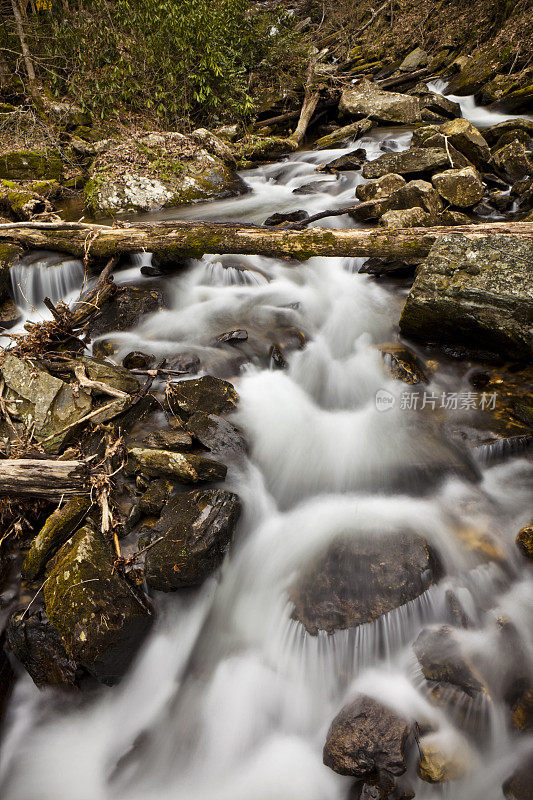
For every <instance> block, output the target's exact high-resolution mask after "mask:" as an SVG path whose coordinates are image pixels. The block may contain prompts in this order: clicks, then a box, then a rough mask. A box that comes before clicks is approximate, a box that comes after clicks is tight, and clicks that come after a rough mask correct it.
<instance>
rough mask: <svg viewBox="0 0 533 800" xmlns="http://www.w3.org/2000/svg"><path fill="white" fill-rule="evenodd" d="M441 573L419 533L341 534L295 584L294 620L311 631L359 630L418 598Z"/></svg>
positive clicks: (303, 572)
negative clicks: (353, 536) (359, 626)
mask: <svg viewBox="0 0 533 800" xmlns="http://www.w3.org/2000/svg"><path fill="white" fill-rule="evenodd" d="M438 575H439V566H438V562H437V559H436V558H435V555H434V553H433V551H432V550H430V548H429V546H428V544H427V543H426V542H425V541H424V540H423V539H422V538H420V537H419V536H414V535H411V534H407V533H397V534H390V535H383V536H375V537H357V538H351V537H342V536H341V537H338V538H336V539H334V541H333V542H332V543H331V544H330V545H329V547H328V548H327V549H326V550H325V551H323V552H322V553H321V554H320V555H318V556H317V557H316V558H315V559H314V560H313V561H312V562H311V563H310V564H308V565H307V566H306V567H305V568H304V569H303V570H302V571H301V572H300V574H299V576H298V577H297V578H296V581H295V582H294V584H293V585H292V587H291V589H290V592H289V598H290V600H291V601H292V602H293V603H294V611H293V618H294V619H296V620H298V621H299V622H301V623H302V625H303V626H304V627H305V629H306V630H307V632H308V633H310V634H312V635H313V636H316V635H317V633H318V631H319V630H322V631H326V632H327V633H334V631H336V630H343V629H346V628H355V627H357V626H358V625H363V624H365V623H367V622H373V621H374V620H376V619H379V617H381V616H383V614H387V613H388V612H389V611H392V610H393V609H395V608H399V607H400V606H402V605H404V604H405V603H407V602H409V601H410V600H414V599H415V598H416V597H419V596H420V595H421V594H422V593H423V592H424V591H425V590H426V589H427V588H428V587H429V586H430V585H431V584H432V583H434V582H435V581H436V580H437V578H438Z"/></svg>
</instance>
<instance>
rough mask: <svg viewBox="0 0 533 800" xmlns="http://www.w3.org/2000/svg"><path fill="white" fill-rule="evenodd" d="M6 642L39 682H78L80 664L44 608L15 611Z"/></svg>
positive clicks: (66, 685) (71, 683) (71, 685)
mask: <svg viewBox="0 0 533 800" xmlns="http://www.w3.org/2000/svg"><path fill="white" fill-rule="evenodd" d="M7 643H8V646H9V648H10V649H11V651H12V653H13V655H14V656H15V657H16V658H17V659H18V660H19V661H20V663H21V664H23V665H24V667H25V669H26V671H27V672H28V673H29V675H30V677H31V679H32V680H33V682H34V683H35V684H36V685H37V686H39V687H42V686H64V687H74V686H75V684H76V671H77V664H76V662H75V660H74V659H72V658H70V657H69V655H68V654H67V651H66V650H65V647H64V644H63V641H62V639H61V636H60V635H59V633H58V632H57V631H56V630H55V628H53V627H52V625H51V624H50V621H49V620H48V617H47V616H46V614H45V613H44V611H43V610H38V611H35V612H33V613H31V614H30V615H29V616H27V615H26V614H25V612H24V611H19V612H17V613H15V614H13V616H12V617H11V619H10V621H9V626H8V629H7Z"/></svg>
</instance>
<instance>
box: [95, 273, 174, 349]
mask: <svg viewBox="0 0 533 800" xmlns="http://www.w3.org/2000/svg"><path fill="white" fill-rule="evenodd" d="M82 299H83V298H82ZM163 305H164V303H163V293H162V291H161V290H160V289H157V288H154V286H153V285H152V284H141V285H139V286H136V285H135V284H133V283H127V284H124V285H123V286H117V290H116V292H115V293H114V294H113V295H112V297H111V298H109V300H108V301H107V302H106V303H105V305H103V306H102V308H101V311H100V314H98V316H96V317H94V318H92V319H91V321H90V323H89V325H88V332H89V333H90V335H91V336H92V337H96V336H101V335H102V334H104V333H109V332H110V331H128V330H131V328H134V327H135V326H136V325H137V324H138V322H139V321H140V320H141V319H142V317H144V316H146V315H147V314H153V312H154V311H160V310H161V309H162V308H163Z"/></svg>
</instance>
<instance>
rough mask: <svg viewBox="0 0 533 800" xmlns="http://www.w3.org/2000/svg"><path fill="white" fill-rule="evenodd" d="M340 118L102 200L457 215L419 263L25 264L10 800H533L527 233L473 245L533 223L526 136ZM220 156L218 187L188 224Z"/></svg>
mask: <svg viewBox="0 0 533 800" xmlns="http://www.w3.org/2000/svg"><path fill="white" fill-rule="evenodd" d="M339 108H340V110H341V112H342V113H343V114H344V118H342V119H340V120H335V121H333V120H331V119H330V120H329V121H328V122H327V124H326V126H325V128H324V130H322V131H321V133H322V134H323V136H322V137H321V138H319V139H318V140H317V141H316V142H315V143H314V145H313V146H312V148H310V149H303V150H296V151H295V150H294V146H293V143H292V144H291V143H290V142H288V140H287V139H286V138H283V137H279V136H269V137H263V138H259V137H248V138H246V139H244V140H241V141H240V144H239V140H238V139H237V134H236V132H235V131H226V132H222V133H224V135H225V138H223V137H222V136H215V135H213V134H211V133H208V132H202V131H200V132H196V134H194V135H193V136H192V138H191V139H187V141H183V139H182V137H180V135H179V134H173V135H169V136H161V137H159V138H157V136H156V135H155V134H150V135H148V136H147V137H146V140H144V139H142V140H140V141H136V142H135V143H132V144H131V145H126V144H125V143H121V144H117V145H116V147H115V150H116V158H114V157H113V158H112V153H113V152H114V150H113V147H111V146H108V145H106V146H105V148H103V149H102V150H101V151H100V152H98V153H96V151H95V152H94V153H91V154H90V155H87V154H85V155H84V156H83V157H84V158H86V159H88V160H87V163H86V167H88V169H89V171H90V175H91V177H90V180H91V181H92V189H91V191H90V193H89V200H90V202H91V203H95V204H99V208H100V210H102V211H104V212H106V211H107V212H109V211H110V210H113V211H116V210H118V208H119V207H120V208H121V209H122V210H123V211H127V210H129V211H131V210H132V209H136V210H137V211H143V210H144V211H149V215H148V216H142V215H140V216H136V217H135V218H134V219H136V220H142V221H147V220H151V221H155V220H159V219H167V220H168V219H172V218H179V219H187V218H195V219H210V220H228V219H230V220H237V219H239V220H242V221H243V222H244V223H253V224H255V225H262V224H263V223H265V224H266V226H267V227H271V226H281V228H282V229H284V226H285V227H292V229H293V230H294V229H298V226H300V229H301V228H302V227H304V226H305V225H306V221H307V220H308V219H309V218H310V217H312V216H314V215H316V214H320V213H321V212H324V211H325V209H328V210H329V211H331V215H329V216H328V215H325V216H323V218H322V220H320V224H321V225H323V226H326V227H333V226H336V227H341V228H343V227H344V228H346V227H353V226H366V227H368V229H369V230H370V229H371V226H376V225H379V226H380V228H383V229H389V230H390V231H391V236H394V230H395V229H399V228H402V229H405V228H409V227H416V228H417V229H419V228H420V229H423V228H424V227H430V226H440V225H445V226H447V227H448V228H452V229H453V230H452V232H451V233H448V235H447V236H444V237H442V238H440V239H439V240H438V241H436V242H435V244H434V245H433V247H432V248H431V251H430V253H429V255H428V256H427V257H426V258H424V259H422V258H420V257H415V258H412V259H409V258H407V259H405V260H404V261H401V262H398V261H393V260H391V259H390V258H385V257H384V258H379V259H370V260H366V261H365V260H364V259H356V258H310V259H309V260H308V261H305V262H303V263H300V262H296V261H294V260H291V259H289V258H287V259H285V260H283V259H274V258H266V257H263V256H232V255H222V256H217V255H215V254H212V255H207V256H205V257H204V258H202V259H198V260H194V259H189V260H187V261H185V260H183V261H179V262H177V261H171V260H169V261H164V260H159V261H157V260H156V259H152V258H151V257H150V255H148V254H142V255H135V256H132V257H131V258H122V259H121V260H120V261H118V260H113V261H112V262H110V263H108V264H107V265H105V264H103V263H99V262H97V261H91V259H90V248H89V249H88V251H87V254H88V257H87V259H86V263H85V264H82V263H81V262H77V261H75V262H72V260H71V261H69V262H66V261H61V259H59V260H57V257H54V256H51V255H49V254H45V253H40V254H37V255H36V254H33V256H28V255H27V254H23V253H20V252H19V251H18V250H17V249H16V248H13V247H11V249H9V250H7V249H6V250H5V252H4V256H3V257H4V271H3V275H4V283H3V285H4V307H3V308H4V311H5V315H8V312H9V313H11V318H10V321H11V324H12V327H11V328H9V329H8V330H7V334H8V335H9V336H11V342H10V347H9V348H6V350H5V352H4V353H3V355H2V360H1V363H0V379H1V384H0V385H1V387H2V389H1V393H0V398H1V399H0V404H1V408H2V430H1V437H2V451H3V462H2V467H3V469H2V472H1V473H0V488H1V487H2V486H4V489H3V490H2V500H1V503H0V510H1V513H2V522H3V530H2V535H1V537H0V547H1V550H0V556H1V561H0V564H1V574H2V580H3V590H2V592H3V593H2V605H1V610H2V620H3V622H4V623H5V632H4V634H3V637H4V638H3V645H4V647H3V650H2V653H1V655H0V681H1V682H2V686H3V693H4V696H5V697H6V699H7V698H8V697H9V696H10V700H9V702H8V703H6V705H7V710H6V711H5V716H4V722H3V749H2V760H0V785H1V786H2V791H3V796H4V795H5V797H6V798H8V800H41V799H42V800H52V798H54V800H62V798H65V800H66V799H67V798H69V800H70V798H71V797H73V796H75V797H79V798H80V800H85V798H87V800H119V799H121V798H125V797H128V798H137V797H138V798H141V797H142V798H147V797H154V798H155V797H157V798H158V800H159V798H161V799H162V800H164V799H165V798H167V797H168V798H171V797H172V798H176V797H182V796H183V797H185V796H192V797H197V798H203V797H206V798H207V797H208V796H209V797H213V796H216V797H217V798H222V800H224V799H225V798H228V799H229V798H230V797H231V798H232V800H234V798H241V797H242V798H243V800H244V798H245V797H246V798H248V797H250V796H254V797H259V798H264V800H271V799H272V798H284V797H287V798H289V797H290V798H291V799H292V798H296V799H297V800H298V799H299V798H302V800H304V798H305V800H310V799H311V800H313V798H316V800H323V798H331V800H334V798H335V799H336V798H344V797H348V796H349V797H353V798H365V799H367V800H368V799H369V798H408V797H415V796H416V797H417V798H419V800H420V799H422V800H429V798H435V797H439V796H441V791H442V790H441V784H446V785H447V789H446V790H445V791H449V792H452V793H453V796H454V797H455V798H458V800H475V799H476V798H481V797H483V798H485V800H487V798H488V799H490V800H501V798H502V797H507V798H511V799H512V800H525V798H527V797H528V796H529V795H528V792H529V788H528V787H529V786H530V779H529V776H530V769H531V757H530V751H529V745H530V738H529V732H530V730H531V715H532V702H531V693H532V688H531V686H532V684H531V681H532V674H533V672H532V667H533V662H532V658H531V653H532V652H533V638H532V632H531V626H530V620H531V611H532V605H533V595H532V584H531V572H530V570H531V566H530V563H531V561H530V559H531V555H532V545H531V540H532V533H531V507H530V489H531V461H530V445H531V440H532V433H531V429H532V405H531V380H532V378H531V366H530V363H531V352H532V338H531V320H532V304H533V300H532V277H531V276H532V273H531V260H532V257H533V252H532V251H533V245H532V243H531V237H530V236H529V235H524V237H523V238H518V239H517V237H516V236H515V235H513V236H506V235H505V234H495V235H490V234H487V235H479V236H478V237H475V238H472V237H469V236H467V235H461V233H460V226H461V225H463V224H471V223H473V222H478V223H483V221H486V220H496V219H500V220H511V221H515V220H516V221H525V222H526V223H527V220H528V215H530V214H531V202H532V197H533V195H532V187H531V182H532V180H533V176H532V172H533V167H532V164H533V162H532V155H531V139H532V136H533V122H531V120H530V119H529V118H524V119H514V118H511V119H506V120H504V121H501V120H495V124H493V125H491V126H489V127H485V128H479V129H478V128H477V127H476V126H475V125H473V124H472V122H470V121H469V120H468V119H465V118H463V117H462V116H460V114H461V108H460V106H459V105H458V104H457V103H456V102H455V101H452V100H450V99H448V98H446V97H443V96H442V95H441V94H439V93H438V92H437V91H435V87H434V86H433V88H431V86H430V87H428V86H427V85H423V86H414V87H413V89H412V90H411V91H410V92H409V93H406V94H401V93H398V92H385V91H383V90H382V89H380V88H379V87H377V86H376V85H375V84H373V83H371V82H365V81H363V82H362V83H361V84H358V85H357V86H350V87H347V88H345V89H344V90H343V92H342V95H341V97H340V102H339ZM340 123H342V124H340ZM344 123H347V124H346V125H345V124H344ZM274 132H276V131H274ZM150 137H151V138H150ZM200 147H201V149H202V153H207V154H208V155H209V159H208V158H207V156H205V157H204V156H203V155H202V159H203V161H202V165H203V166H202V169H203V168H204V167H205V168H206V169H209V170H211V169H215V167H214V166H213V164H214V160H216V163H217V164H218V166H219V167H220V174H221V175H223V178H224V187H225V188H222V184H219V183H217V188H216V191H215V194H216V195H217V196H218V198H219V199H218V200H214V201H212V202H210V203H200V204H197V205H194V206H188V207H184V208H179V209H176V208H172V207H168V208H165V206H166V205H167V204H168V205H172V204H173V203H175V202H176V195H175V194H172V192H174V191H177V184H178V182H181V183H182V184H183V185H185V184H187V185H188V184H189V183H190V180H189V179H190V174H191V170H192V167H191V164H192V163H193V161H194V164H197V160H198V159H199V158H200V155H199V152H198V148H200ZM133 150H135V156H133V155H132V152H133ZM156 150H157V152H156ZM178 150H179V152H180V153H181V155H180V158H182V160H183V161H184V163H185V162H186V163H187V165H188V166H187V167H186V168H185V167H184V166H182V167H181V168H177V167H176V164H175V162H174V161H172V164H173V165H174V166H172V169H171V172H172V175H170V174H167V173H166V172H165V170H163V171H161V164H160V163H159V161H160V160H161V159H162V160H164V161H165V164H166V166H168V163H167V161H168V160H169V159H171V156H172V157H173V155H172V154H174V155H176V154H177V153H178ZM154 153H155V155H154ZM278 153H279V154H281V157H280V158H279V160H278V161H271V162H269V161H267V159H268V158H269V157H272V154H278ZM176 157H177V155H176ZM210 159H213V163H212V162H211V160H210ZM156 161H157V169H158V171H159V172H158V174H159V178H157V179H156V180H154V181H152V184H153V185H152V184H150V185H148V184H149V181H150V180H151V179H149V178H148V177H147V172H146V170H147V169H149V168H152V167H153V165H154V163H155V162H156ZM255 161H257V162H258V166H256V167H255V168H251V167H252V162H255ZM89 163H90V166H88V165H89ZM237 163H239V165H240V166H241V167H245V169H241V170H240V171H239V173H238V175H237V173H236V172H235V168H236V165H237ZM206 164H207V166H206ZM128 165H129V166H128ZM150 165H152V167H150ZM165 169H166V167H165ZM169 169H170V167H169ZM217 169H218V167H217ZM128 170H129V171H128ZM135 170H139V171H138V172H137V173H135V174H136V175H138V176H139V177H138V179H137V178H135V180H132V179H131V175H132V174H133V172H134V171H135ZM141 179H142V180H141ZM155 184H158V185H155ZM159 184H161V186H162V187H163V188H161V186H159ZM132 186H133V188H135V191H136V192H137V190H138V189H139V187H140V188H142V190H143V192H144V196H145V197H149V198H151V200H150V202H148V201H147V202H146V203H145V204H144V205H143V203H137V202H133V200H132V197H133V194H132V192H133V189H132ZM196 189H198V187H197V186H196V187H195V191H196ZM165 192H166V194H165ZM167 195H168V197H167ZM136 197H138V195H136ZM202 197H204V195H202V194H201V193H200V194H198V193H197V194H195V195H194V199H196V200H198V199H201V198H202ZM185 199H189V200H190V199H191V198H190V197H189V198H185ZM152 201H153V202H152ZM167 201H168V203H167ZM357 201H359V202H357ZM106 204H107V205H106ZM110 204H111V205H110ZM10 207H11V206H10ZM347 207H349V208H350V210H349V212H346V213H343V214H336V212H339V211H342V209H345V208H347ZM154 208H157V210H156V211H154ZM150 209H151V210H150ZM34 210H35V209H34ZM10 213H11V215H12V216H14V214H15V212H14V211H11V212H10ZM17 213H18V212H17ZM37 213H41V212H37ZM42 213H46V214H48V213H51V210H46V211H44V212H42ZM24 214H26V215H27V216H31V213H30V211H25V212H24ZM21 218H22V219H24V218H25V217H24V216H22V217H20V216H19V217H18V219H21ZM124 219H125V220H126V221H127V220H128V218H127V217H125V218H124ZM265 221H266V222H265ZM119 224H124V223H119ZM0 235H1V230H0ZM30 259H32V260H31V263H30ZM73 264H74V266H73ZM30 266H31V269H30ZM54 270H55V272H52V273H51V272H50V271H54ZM29 274H31V275H32V276H34V280H33V282H32V284H31V286H28V285H27V282H28V275H29ZM51 274H52V275H55V277H53V278H52V277H51ZM84 276H85V277H84ZM82 283H83V286H82ZM85 284H87V286H86V285H85ZM51 288H55V289H56V290H57V294H56V295H55V296H54V293H53V292H52V291H50V290H51ZM46 295H48V298H49V299H48V300H47V303H46V304H44V299H45V296H46ZM15 300H16V301H17V305H16V307H15V303H14V301H15ZM63 301H67V302H63ZM9 304H10V305H9ZM20 317H22V318H24V319H26V323H25V329H24V328H23V327H22V324H21V321H20V319H19V318H20ZM43 317H44V320H43ZM13 487H15V488H14V489H13ZM17 487H18V491H17ZM515 539H516V542H515ZM15 679H16V680H15ZM115 684H119V685H118V686H116V685H115ZM110 686H112V688H106V687H110ZM36 687H39V688H36Z"/></svg>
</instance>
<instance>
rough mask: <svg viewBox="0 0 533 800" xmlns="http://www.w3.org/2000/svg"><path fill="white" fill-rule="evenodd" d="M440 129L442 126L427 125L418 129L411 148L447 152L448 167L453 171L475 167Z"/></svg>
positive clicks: (414, 134)
mask: <svg viewBox="0 0 533 800" xmlns="http://www.w3.org/2000/svg"><path fill="white" fill-rule="evenodd" d="M440 128H441V126H440V125H426V126H424V127H422V128H417V129H416V130H415V131H414V132H413V138H412V140H411V147H434V148H440V149H441V150H445V151H446V155H447V156H448V160H447V162H446V163H447V166H448V167H451V168H452V169H462V167H471V166H473V164H472V163H471V161H470V159H468V158H467V157H466V155H464V153H462V152H461V151H460V150H458V149H457V148H456V147H454V146H453V144H452V143H451V141H450V139H449V138H448V137H447V136H444V134H443V133H442V132H441V130H440Z"/></svg>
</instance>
